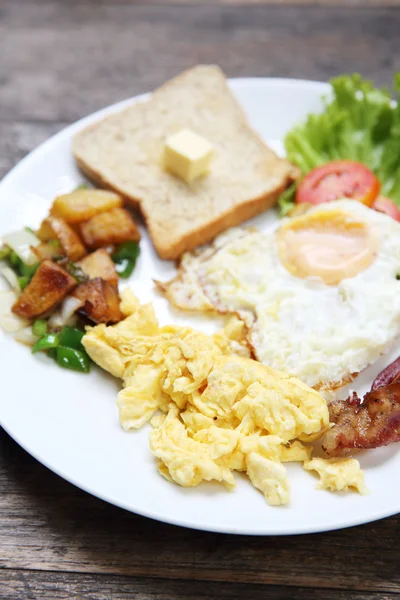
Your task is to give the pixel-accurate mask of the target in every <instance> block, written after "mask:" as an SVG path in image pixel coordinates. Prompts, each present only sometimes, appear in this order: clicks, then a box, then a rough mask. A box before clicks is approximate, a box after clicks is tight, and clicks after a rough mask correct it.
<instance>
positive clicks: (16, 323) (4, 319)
mask: <svg viewBox="0 0 400 600" xmlns="http://www.w3.org/2000/svg"><path fill="white" fill-rule="evenodd" d="M16 299H17V296H16V294H15V293H14V292H13V291H12V290H9V291H6V292H0V327H1V328H2V329H3V330H4V331H7V332H9V333H15V332H16V331H20V329H23V328H24V327H27V326H28V323H29V322H28V321H27V320H26V319H21V318H20V317H17V315H14V313H13V312H12V310H11V309H12V306H13V304H14V302H15V301H16Z"/></svg>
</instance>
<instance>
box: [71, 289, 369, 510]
mask: <svg viewBox="0 0 400 600" xmlns="http://www.w3.org/2000/svg"><path fill="white" fill-rule="evenodd" d="M121 309H122V311H123V313H124V314H125V315H126V318H125V320H123V321H121V322H119V323H118V324H117V325H113V326H106V325H104V324H101V325H97V326H96V327H94V328H91V329H88V331H87V333H86V335H85V336H84V338H83V341H82V343H83V345H84V347H85V349H86V351H87V353H88V354H89V356H90V357H91V358H92V360H94V361H95V362H96V363H97V364H98V365H100V366H101V367H102V368H103V369H105V370H107V371H109V372H110V373H111V374H112V375H114V376H115V377H120V378H121V379H122V381H123V389H122V390H121V391H120V392H119V394H118V399H117V405H118V409H119V416H120V422H121V425H122V427H123V428H124V429H125V430H126V431H128V430H131V429H137V428H139V427H142V425H144V424H145V423H146V422H148V421H151V424H152V426H153V430H152V431H151V433H150V448H151V450H152V452H153V454H154V456H155V457H156V458H157V459H158V464H159V471H160V473H161V474H162V475H163V476H164V477H166V478H167V479H168V480H170V481H174V482H175V483H178V484H179V485H182V486H185V487H192V486H196V485H198V484H200V483H201V482H202V481H210V480H215V481H219V482H221V483H223V484H224V485H225V486H226V487H227V488H228V489H231V488H233V487H234V485H235V479H234V476H233V471H244V472H246V473H247V475H248V477H249V479H250V481H251V482H252V484H253V485H254V486H255V487H256V488H257V489H259V490H261V492H262V493H263V494H264V496H265V498H266V500H267V502H268V503H269V504H271V505H280V504H287V503H288V502H289V481H288V476H287V472H286V469H285V467H284V465H283V463H284V462H294V461H298V462H304V463H305V465H306V468H307V469H316V470H317V471H318V472H319V473H320V475H321V484H320V485H321V487H324V488H326V489H332V490H345V489H348V488H353V489H356V490H358V491H360V492H362V493H364V492H365V487H364V486H363V473H362V472H361V470H360V468H359V465H358V462H357V461H355V460H354V461H349V460H348V459H344V460H338V461H335V464H333V462H332V461H331V460H329V459H328V462H327V461H326V460H325V459H319V460H318V461H317V462H314V461H313V460H311V461H310V458H311V452H312V446H310V444H311V442H313V441H315V440H317V439H319V438H321V436H322V435H323V434H324V433H325V431H326V430H327V428H328V426H329V416H328V408H327V405H326V402H325V400H324V399H323V397H322V396H321V395H320V394H319V393H318V392H316V391H315V390H313V389H311V388H309V387H308V386H307V385H305V384H304V383H302V382H301V381H300V380H298V379H297V378H296V377H293V376H291V375H288V374H287V373H283V372H279V371H275V370H274V369H271V368H269V367H266V366H265V365H262V364H260V363H258V362H256V361H254V360H251V359H250V358H248V356H246V354H247V353H248V350H247V347H246V346H245V345H243V323H240V321H238V319H236V318H233V320H232V321H231V323H230V324H228V326H227V328H226V329H225V330H224V331H223V332H219V333H217V334H215V335H213V336H208V335H206V334H204V333H201V332H199V331H195V330H193V329H191V328H188V327H178V326H174V325H168V326H165V327H160V326H159V325H158V322H157V319H156V317H155V314H154V311H153V308H152V306H151V305H150V304H147V305H140V304H139V302H138V301H137V300H136V298H135V297H134V296H133V294H132V292H130V291H129V290H124V291H123V293H122V304H121ZM238 352H239V353H241V354H242V356H238V354H237V353H238ZM158 411H161V414H160V413H158V414H157V412H158Z"/></svg>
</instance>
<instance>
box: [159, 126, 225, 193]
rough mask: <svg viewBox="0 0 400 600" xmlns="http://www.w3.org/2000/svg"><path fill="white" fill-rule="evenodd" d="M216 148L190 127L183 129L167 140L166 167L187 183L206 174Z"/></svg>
mask: <svg viewBox="0 0 400 600" xmlns="http://www.w3.org/2000/svg"><path fill="white" fill-rule="evenodd" d="M213 152H214V148H213V146H212V144H210V142H209V141H208V140H206V139H204V138H203V137H201V136H200V135H197V133H194V132H193V131H190V129H181V130H180V131H178V132H177V133H174V134H173V135H170V136H169V137H168V138H167V140H166V142H165V152H164V167H165V169H167V170H168V171H170V172H171V173H173V174H174V175H176V176H177V177H180V179H183V181H186V183H190V182H192V181H193V180H195V179H197V178H198V177H202V176H204V175H206V174H207V173H208V172H209V170H210V164H211V159H212V155H213Z"/></svg>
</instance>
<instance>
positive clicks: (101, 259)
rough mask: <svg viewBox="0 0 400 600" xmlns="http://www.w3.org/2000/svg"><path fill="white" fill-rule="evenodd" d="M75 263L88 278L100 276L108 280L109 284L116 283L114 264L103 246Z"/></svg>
mask: <svg viewBox="0 0 400 600" xmlns="http://www.w3.org/2000/svg"><path fill="white" fill-rule="evenodd" d="M77 264H78V266H79V267H80V268H81V269H82V271H83V272H84V273H86V275H88V276H89V278H90V279H96V277H101V279H104V280H105V281H108V283H111V285H115V286H116V285H118V274H117V271H116V269H115V264H114V263H113V261H112V259H111V257H110V255H109V254H108V252H107V251H106V250H104V248H100V249H99V250H96V251H95V252H92V253H91V254H88V255H87V256H85V257H84V258H82V260H80V261H79V262H78V263H77Z"/></svg>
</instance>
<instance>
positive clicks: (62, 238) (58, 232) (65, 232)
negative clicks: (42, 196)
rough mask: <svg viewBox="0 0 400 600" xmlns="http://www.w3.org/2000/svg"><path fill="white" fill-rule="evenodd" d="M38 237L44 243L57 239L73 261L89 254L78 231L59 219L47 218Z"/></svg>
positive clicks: (38, 232) (37, 233)
mask: <svg viewBox="0 0 400 600" xmlns="http://www.w3.org/2000/svg"><path fill="white" fill-rule="evenodd" d="M36 235H37V237H38V238H39V239H40V240H41V241H42V242H47V241H48V240H51V239H57V240H58V241H59V242H60V244H61V247H62V249H63V251H64V253H65V254H66V256H68V258H69V259H70V260H72V261H76V260H79V259H80V258H82V257H83V256H85V255H86V254H87V250H86V248H85V246H84V245H83V244H82V241H81V239H80V238H79V235H78V234H77V233H76V231H74V230H73V229H72V227H70V226H69V225H68V223H66V222H65V221H64V220H63V219H59V218H58V217H47V219H45V220H44V221H43V222H42V224H41V226H40V229H39V230H38V231H37V232H36Z"/></svg>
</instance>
